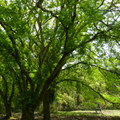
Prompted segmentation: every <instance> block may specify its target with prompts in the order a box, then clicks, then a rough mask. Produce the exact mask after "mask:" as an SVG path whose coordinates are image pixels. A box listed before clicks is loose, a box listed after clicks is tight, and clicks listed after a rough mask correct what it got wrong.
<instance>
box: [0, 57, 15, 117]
mask: <svg viewBox="0 0 120 120" xmlns="http://www.w3.org/2000/svg"><path fill="white" fill-rule="evenodd" d="M0 58H1V61H0V64H1V65H0V96H1V98H2V101H3V104H4V107H5V113H6V116H5V117H4V119H8V118H9V117H10V116H11V112H12V99H13V97H14V92H15V76H14V74H13V73H12V72H11V71H10V69H9V68H10V65H11V64H10V63H7V61H6V59H5V61H4V59H3V57H1V56H0ZM8 59H9V57H8Z"/></svg>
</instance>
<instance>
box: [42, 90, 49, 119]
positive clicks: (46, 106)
mask: <svg viewBox="0 0 120 120" xmlns="http://www.w3.org/2000/svg"><path fill="white" fill-rule="evenodd" d="M43 120H50V98H49V92H46V94H45V95H44V98H43Z"/></svg>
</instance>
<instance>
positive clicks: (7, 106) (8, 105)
mask: <svg viewBox="0 0 120 120" xmlns="http://www.w3.org/2000/svg"><path fill="white" fill-rule="evenodd" d="M4 106H5V113H6V116H5V117H4V118H3V119H9V118H10V117H11V115H12V114H11V104H10V103H8V101H6V99H4Z"/></svg>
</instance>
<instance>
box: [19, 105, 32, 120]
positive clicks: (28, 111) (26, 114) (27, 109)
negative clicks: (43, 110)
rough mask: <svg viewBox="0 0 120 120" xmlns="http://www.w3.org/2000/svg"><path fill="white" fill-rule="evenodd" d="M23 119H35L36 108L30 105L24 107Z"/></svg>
mask: <svg viewBox="0 0 120 120" xmlns="http://www.w3.org/2000/svg"><path fill="white" fill-rule="evenodd" d="M21 120H34V109H33V108H31V107H30V106H27V107H24V108H23V109H22V118H21Z"/></svg>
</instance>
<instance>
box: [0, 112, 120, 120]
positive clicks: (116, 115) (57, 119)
mask: <svg viewBox="0 0 120 120" xmlns="http://www.w3.org/2000/svg"><path fill="white" fill-rule="evenodd" d="M1 116H2V115H1ZM20 116H21V114H20V113H13V116H12V117H11V118H10V119H9V120H20ZM35 119H36V120H42V116H41V115H39V113H35ZM0 120H2V119H0ZM51 120H120V110H102V113H101V112H100V111H98V112H97V113H96V111H89V110H79V111H59V112H57V113H54V114H51Z"/></svg>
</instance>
